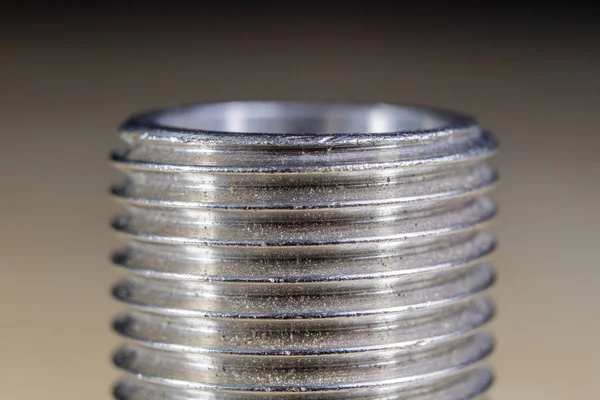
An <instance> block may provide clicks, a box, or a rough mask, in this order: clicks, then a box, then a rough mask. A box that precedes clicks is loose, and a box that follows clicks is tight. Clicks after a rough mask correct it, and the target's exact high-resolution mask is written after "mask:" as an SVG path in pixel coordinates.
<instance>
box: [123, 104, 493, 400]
mask: <svg viewBox="0 0 600 400" xmlns="http://www.w3.org/2000/svg"><path fill="white" fill-rule="evenodd" d="M121 137H122V139H123V140H124V141H125V142H126V144H127V145H126V148H125V149H123V150H121V151H116V152H114V153H113V155H112V162H113V164H114V165H115V167H117V168H118V169H119V170H121V171H123V172H124V173H125V174H126V180H125V182H124V183H122V184H121V185H119V186H117V187H114V188H113V189H112V193H113V194H114V197H115V198H116V199H117V200H118V201H119V202H121V203H122V204H123V205H124V207H125V210H126V211H125V214H123V215H122V216H120V217H118V218H116V219H115V220H114V222H113V226H114V228H115V229H116V231H117V232H118V233H119V234H120V235H121V236H122V237H124V238H125V239H127V241H128V242H127V244H126V246H125V247H124V248H123V249H122V250H120V251H118V252H117V253H116V254H115V255H114V262H115V264H116V265H117V266H119V267H121V268H123V269H125V270H127V271H128V275H127V278H126V279H125V280H123V281H122V282H120V283H118V284H117V285H116V286H115V288H114V291H113V292H114V296H115V297H116V298H117V299H119V300H120V301H122V302H123V303H125V304H126V305H127V308H126V310H125V312H124V313H123V314H122V315H121V316H119V317H117V318H116V320H115V322H114V328H115V330H116V331H117V332H118V333H120V334H121V335H123V337H124V338H125V339H126V343H125V344H124V345H123V347H122V348H121V349H119V350H118V351H117V352H116V354H115V356H114V362H115V364H116V365H117V366H118V367H120V368H121V369H123V370H124V371H125V372H126V373H127V374H126V376H125V377H124V378H123V380H122V381H121V382H120V383H119V384H118V385H117V386H116V388H115V397H116V398H118V399H127V400H141V399H147V400H153V399H173V400H175V399H177V400H183V399H186V400H188V399H189V400H191V399H254V398H268V399H280V398H282V399H288V398H290V399H291V398H302V399H418V400H433V399H435V400H465V399H474V398H479V396H481V395H483V394H484V393H485V392H486V390H487V389H488V388H489V386H490V385H491V383H492V373H491V372H490V370H489V368H488V367H487V365H486V358H487V357H488V355H489V354H490V352H491V351H492V349H493V339H492V337H491V336H490V334H489V333H488V332H486V330H485V325H486V323H487V322H489V321H490V319H491V318H492V316H493V313H494V306H493V303H492V301H491V300H490V298H489V297H488V296H487V295H486V290H487V289H488V288H490V286H491V285H492V284H493V282H494V270H493V268H492V267H491V265H490V264H489V262H488V257H489V255H490V254H491V253H492V251H493V250H494V238H493V237H492V235H491V234H489V233H488V232H487V231H486V229H485V228H486V225H487V224H488V223H489V222H490V220H491V219H492V218H493V217H494V214H495V207H494V204H493V203H492V202H491V201H490V200H489V199H488V198H487V197H486V196H485V193H486V192H487V191H488V190H490V189H491V188H492V187H493V185H494V183H495V182H496V179H497V175H496V173H495V171H494V169H493V168H492V167H491V166H490V165H489V164H488V161H487V160H488V158H489V157H490V156H491V155H492V154H493V153H494V152H495V150H496V144H495V142H494V140H493V139H492V138H491V137H490V135H488V134H487V133H486V132H484V131H483V130H482V129H481V128H480V127H479V125H478V124H477V122H476V121H475V120H474V119H473V118H471V117H469V116H464V115H459V114H456V113H453V112H449V111H444V110H438V109H433V108H426V107H418V106H401V105H390V104H377V103H373V104H372V103H332V102H231V103H216V104H201V105H191V106H185V107H179V108H171V109H166V110H159V111H155V112H149V113H145V114H141V115H138V116H135V117H133V118H131V119H130V120H129V121H127V122H126V123H125V124H124V125H123V126H122V129H121Z"/></svg>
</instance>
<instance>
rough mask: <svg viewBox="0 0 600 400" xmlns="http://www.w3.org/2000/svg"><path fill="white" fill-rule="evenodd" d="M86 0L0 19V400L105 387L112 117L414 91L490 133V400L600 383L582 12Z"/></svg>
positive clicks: (594, 119) (595, 92)
mask: <svg viewBox="0 0 600 400" xmlns="http://www.w3.org/2000/svg"><path fill="white" fill-rule="evenodd" d="M89 4H90V6H88V7H87V8H78V9H74V8H70V7H68V6H66V5H60V4H55V5H53V6H52V8H48V7H42V6H41V5H37V6H31V7H30V8H26V7H25V6H21V7H20V8H19V9H16V8H14V9H6V10H4V11H5V12H4V13H3V16H2V19H3V20H4V21H2V27H3V28H2V30H3V34H2V52H1V54H0V61H1V64H0V65H1V67H0V68H1V71H2V77H3V79H2V81H3V82H2V83H3V85H2V86H3V89H2V90H1V91H0V103H1V108H2V120H1V121H2V125H1V135H2V136H1V139H2V146H1V147H0V162H1V163H2V167H3V168H2V170H1V171H2V172H1V174H2V186H1V187H0V195H1V198H2V205H3V206H2V207H1V209H0V210H1V213H2V248H3V250H2V252H1V253H0V260H1V261H2V264H1V265H2V266H1V267H0V268H1V270H0V271H1V277H2V279H1V280H0V296H1V297H0V300H1V301H0V313H1V314H0V315H1V316H2V318H1V321H2V322H1V323H0V324H1V325H0V326H1V331H0V335H1V336H0V338H1V339H2V340H0V354H2V355H3V361H2V366H1V367H0V368H1V369H2V376H3V378H4V379H3V392H4V394H5V397H6V398H19V399H32V400H33V399H41V398H44V399H61V400H68V399H73V400H75V399H80V398H84V397H85V398H87V399H107V398H109V394H108V391H109V387H110V385H111V382H112V380H113V379H114V378H115V377H116V376H117V373H116V371H115V370H113V369H112V368H111V366H110V363H109V361H108V357H109V354H110V353H111V351H112V349H113V348H114V347H115V346H116V345H117V343H118V339H117V338H116V337H115V336H114V335H112V334H111V332H110V330H109V320H110V318H111V317H112V316H113V315H114V314H115V313H117V312H118V310H119V306H118V305H116V304H115V303H113V302H112V301H111V300H110V299H109V295H108V288H109V286H110V284H111V282H113V281H114V280H115V278H116V272H114V271H113V270H111V269H110V267H109V262H108V253H109V252H110V250H111V249H112V248H115V247H116V246H117V245H118V242H117V241H116V240H115V239H114V238H113V236H112V234H111V233H110V232H109V230H108V227H107V226H108V221H109V219H110V218H111V217H112V216H113V215H115V214H116V213H117V212H118V207H117V206H116V205H114V204H113V203H112V202H111V201H110V200H109V198H108V195H107V188H108V186H109V184H110V183H111V182H114V181H116V180H118V179H119V178H120V176H119V175H118V174H117V173H116V172H115V171H113V170H112V169H110V168H109V167H108V164H107V154H108V152H109V150H110V149H111V148H113V147H115V146H118V145H119V143H118V140H117V138H116V134H115V129H116V127H117V125H118V124H119V123H120V122H121V121H122V120H123V119H124V118H125V117H127V116H128V115H129V114H131V113H132V112H135V111H138V110H140V109H146V108H154V107H161V106H164V105H169V104H175V103H189V102H196V101H209V100H232V99H234V100H235V99H345V100H378V101H390V102H410V103H422V104H431V105H436V106H441V107H446V108H454V109H457V110H460V111H465V112H468V113H472V114H474V115H476V116H477V117H478V118H479V120H480V122H481V123H482V124H483V125H484V126H485V127H488V128H489V129H491V130H492V131H493V132H494V133H495V135H496V137H497V138H498V139H499V141H500V143H501V153H500V155H499V156H498V157H497V158H496V164H497V165H498V166H499V168H500V172H501V175H502V181H501V185H500V187H499V188H498V189H497V190H496V192H495V198H496V199H497V200H498V201H499V203H500V209H501V215H500V218H499V220H498V221H497V223H496V225H495V230H496V232H497V233H498V235H499V237H500V250H499V252H498V254H497V256H496V264H497V266H498V271H499V283H498V285H497V287H496V289H495V295H496V299H497V301H498V303H499V311H500V313H499V316H498V318H497V320H496V322H495V324H494V329H495V332H496V334H497V337H498V340H499V346H498V351H497V353H496V354H495V356H494V363H495V367H496V369H497V371H498V383H497V384H496V386H495V388H494V396H495V398H496V399H515V400H518V399H523V400H525V399H527V400H533V399H540V400H542V399H543V400H564V399H566V398H581V399H586V398H589V399H591V398H595V397H596V396H597V395H598V392H599V391H598V385H597V377H596V375H597V371H598V361H597V360H598V359H600V351H599V345H598V341H597V336H598V335H597V333H598V331H599V329H600V318H598V317H597V315H598V305H599V304H600V302H599V300H600V295H599V291H598V290H597V288H598V283H597V282H598V280H599V279H600V269H599V268H598V262H597V258H596V257H595V251H596V245H597V244H596V242H597V239H598V233H597V232H598V230H597V227H598V226H600V213H598V212H597V209H596V208H597V204H598V200H597V199H598V198H599V197H600V184H599V181H600V180H599V173H600V169H599V167H600V165H599V164H600V157H599V156H598V151H599V150H600V148H599V144H600V139H599V137H600V135H599V132H598V129H599V128H598V127H599V126H600V113H599V112H598V110H599V107H600V99H599V96H600V95H599V93H600V79H599V78H598V71H600V52H599V51H598V50H599V48H598V43H599V39H600V36H599V31H598V28H596V26H595V25H596V24H595V23H594V22H595V15H594V14H593V13H591V12H589V11H588V10H582V9H581V10H578V12H575V11H573V8H571V7H570V8H568V9H567V7H565V8H564V9H558V8H557V9H550V8H548V7H547V6H545V8H544V10H543V12H541V11H539V10H534V9H530V10H525V9H517V8H511V7H504V8H502V9H499V8H495V9H492V8H486V9H478V10H475V9H471V10H459V9H457V8H455V7H450V6H448V5H446V6H443V5H436V4H433V3H427V4H426V5H424V6H423V7H421V8H417V7H416V6H414V5H411V6H400V5H396V6H375V5H373V6H368V5H366V4H367V3H364V4H363V5H362V6H354V5H353V4H352V3H344V8H341V7H338V8H335V7H331V6H330V7H324V6H322V5H321V6H320V7H318V6H312V5H309V4H308V3H306V4H305V7H304V8H292V7H291V6H290V7H287V8H286V7H281V6H280V7H277V8H273V7H272V6H271V7H269V6H263V5H261V4H259V3H255V2H253V3H252V4H251V5H248V4H246V5H244V4H242V5H236V4H234V3H231V4H229V3H228V4H224V5H223V6H222V7H215V6H214V5H212V6H210V7H208V6H207V7H204V6H202V5H200V4H198V5H196V7H195V8H193V9H192V8H189V7H186V6H184V5H177V4H176V3H172V4H167V6H168V8H164V6H165V4H162V5H163V8H159V6H158V5H154V4H152V3H146V4H145V5H144V7H139V8H135V7H133V6H129V7H124V6H121V5H120V6H114V7H113V6H110V5H107V4H104V3H103V5H102V6H101V7H100V6H93V5H92V4H93V3H89Z"/></svg>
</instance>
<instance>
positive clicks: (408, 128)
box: [121, 101, 479, 144]
mask: <svg viewBox="0 0 600 400" xmlns="http://www.w3.org/2000/svg"><path fill="white" fill-rule="evenodd" d="M476 130H479V127H478V125H477V121H476V120H475V119H474V118H473V117H471V116H469V115H464V114H460V113H456V112H454V111H449V110H443V109H438V108H434V107H429V106H420V105H409V104H390V103H378V102H358V101H355V102H347V101H345V102H337V101H230V102H216V103H201V104H187V105H181V106H172V107H168V108H164V109H159V110H151V111H148V112H144V113H140V114H137V115H134V116H132V117H131V118H130V119H129V120H127V121H126V122H125V123H124V124H123V125H122V126H121V132H122V133H123V134H124V135H126V136H127V135H129V136H131V135H134V136H135V137H136V138H139V139H149V140H167V141H170V142H198V141H204V142H206V141H208V142H210V141H213V142H230V143H235V144H269V143H272V144H282V143H285V144H293V143H294V142H299V143H300V144H302V143H304V144H311V143H312V144H323V143H334V144H335V143H336V142H343V143H348V144H351V143H362V142H369V141H387V140H394V141H398V140H421V139H427V138H431V137H432V136H434V137H438V136H447V135H450V134H455V133H457V132H458V131H476Z"/></svg>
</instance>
